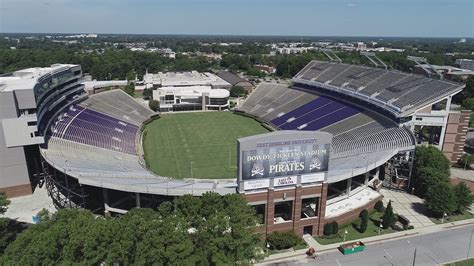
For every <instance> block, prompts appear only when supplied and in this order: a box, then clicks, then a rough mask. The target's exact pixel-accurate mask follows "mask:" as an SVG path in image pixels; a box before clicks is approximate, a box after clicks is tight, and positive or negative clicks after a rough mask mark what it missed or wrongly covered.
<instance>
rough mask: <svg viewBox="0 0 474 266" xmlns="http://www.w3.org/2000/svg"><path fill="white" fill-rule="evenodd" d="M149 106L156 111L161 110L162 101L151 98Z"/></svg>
mask: <svg viewBox="0 0 474 266" xmlns="http://www.w3.org/2000/svg"><path fill="white" fill-rule="evenodd" d="M148 107H150V109H151V110H153V111H154V112H157V111H159V110H160V102H159V101H157V100H150V101H149V102H148Z"/></svg>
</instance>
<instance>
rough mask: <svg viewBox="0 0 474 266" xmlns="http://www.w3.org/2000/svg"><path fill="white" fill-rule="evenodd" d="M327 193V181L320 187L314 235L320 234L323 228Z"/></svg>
mask: <svg viewBox="0 0 474 266" xmlns="http://www.w3.org/2000/svg"><path fill="white" fill-rule="evenodd" d="M327 195H328V183H323V184H322V187H321V197H320V198H319V202H318V205H319V206H318V208H319V209H318V227H317V228H313V229H316V235H318V236H319V235H322V234H323V230H324V223H325V216H326V200H327Z"/></svg>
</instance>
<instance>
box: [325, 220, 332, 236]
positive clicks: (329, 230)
mask: <svg viewBox="0 0 474 266" xmlns="http://www.w3.org/2000/svg"><path fill="white" fill-rule="evenodd" d="M323 234H324V235H325V236H330V235H332V234H333V230H332V223H328V224H325V225H324V230H323Z"/></svg>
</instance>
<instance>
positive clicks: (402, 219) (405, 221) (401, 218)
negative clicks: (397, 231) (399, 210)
mask: <svg viewBox="0 0 474 266" xmlns="http://www.w3.org/2000/svg"><path fill="white" fill-rule="evenodd" d="M398 221H399V222H400V223H401V224H403V226H408V225H409V224H410V220H408V218H407V217H405V216H403V215H398Z"/></svg>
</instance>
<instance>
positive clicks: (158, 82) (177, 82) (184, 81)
mask: <svg viewBox="0 0 474 266" xmlns="http://www.w3.org/2000/svg"><path fill="white" fill-rule="evenodd" d="M143 80H144V83H145V85H146V86H147V88H151V87H155V88H157V87H183V86H188V87H189V86H210V87H212V89H226V90H230V88H231V87H232V85H231V84H230V83H228V82H227V81H225V80H223V79H221V78H220V77H218V76H217V75H215V74H212V73H209V72H204V73H200V72H197V71H188V72H166V73H163V72H159V73H158V74H150V73H147V74H145V76H144V77H143Z"/></svg>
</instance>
